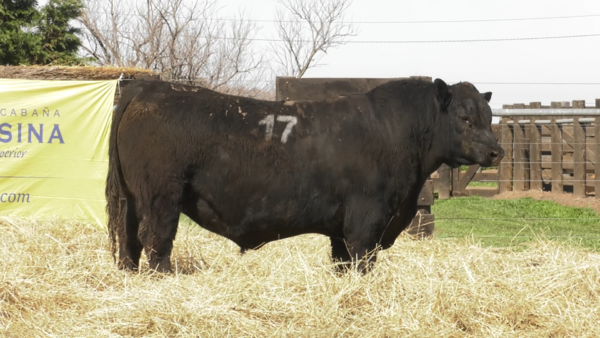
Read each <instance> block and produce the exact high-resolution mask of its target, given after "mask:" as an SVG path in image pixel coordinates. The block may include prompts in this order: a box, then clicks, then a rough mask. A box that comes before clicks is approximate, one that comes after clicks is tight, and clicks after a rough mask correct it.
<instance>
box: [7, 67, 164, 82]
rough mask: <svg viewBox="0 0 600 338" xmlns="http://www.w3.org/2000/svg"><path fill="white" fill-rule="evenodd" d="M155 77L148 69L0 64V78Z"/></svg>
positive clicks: (96, 78) (98, 78)
mask: <svg viewBox="0 0 600 338" xmlns="http://www.w3.org/2000/svg"><path fill="white" fill-rule="evenodd" d="M121 74H122V75H123V77H122V78H123V79H136V78H156V79H158V74H157V73H155V72H153V71H151V70H148V69H138V68H120V67H93V66H72V67H71V66H0V78H4V79H26V80H114V79H118V78H119V77H120V76H121Z"/></svg>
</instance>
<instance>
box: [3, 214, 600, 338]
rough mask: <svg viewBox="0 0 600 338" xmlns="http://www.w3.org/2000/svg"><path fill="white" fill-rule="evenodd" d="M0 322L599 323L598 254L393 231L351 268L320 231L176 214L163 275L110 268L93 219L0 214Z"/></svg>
mask: <svg viewBox="0 0 600 338" xmlns="http://www.w3.org/2000/svg"><path fill="white" fill-rule="evenodd" d="M0 238H1V240H0V255H1V256H2V260H1V261H0V334H1V335H5V336H8V337H29V336H72V337H105V336H115V337H118V336H146V337H147V336H150V337H152V336H160V337H166V336H168V337H176V336H201V337H211V336H219V337H221V336H232V337H265V336H290V337H292V336H293V337H297V336H305V337H333V336H344V337H346V336H347V337H398V336H414V337H427V336H429V337H437V336H445V337H454V336H455V337H469V336H472V337H481V336H488V337H498V336H515V337H517V336H518V337H527V336H531V337H533V336H535V337H540V336H556V337H564V336H576V337H585V336H588V337H594V336H600V324H598V323H599V322H600V255H599V254H598V253H595V252H591V251H587V250H584V249H578V248H575V247H571V246H567V245H560V244H557V243H554V242H549V241H543V240H539V241H536V242H535V243H533V244H532V245H531V246H530V247H528V248H526V249H525V250H522V248H521V249H511V248H506V249H498V248H495V249H491V248H484V247H481V246H480V245H478V244H476V243H472V242H470V241H468V240H464V241H439V240H435V239H433V240H424V241H413V240H410V239H408V238H405V237H401V238H400V239H399V240H398V241H397V242H396V244H395V245H394V246H393V247H392V248H391V249H389V250H387V251H384V252H382V253H381V254H380V256H379V260H378V264H377V265H376V267H375V269H374V270H373V271H372V272H371V273H369V274H367V275H366V276H362V275H360V274H357V273H355V272H350V273H347V274H344V275H338V274H336V273H334V272H333V271H334V269H333V268H332V266H331V264H330V263H329V246H328V240H327V239H326V238H325V237H321V236H318V235H307V236H301V237H296V238H292V239H287V240H283V241H279V242H275V243H270V244H268V245H266V246H265V247H264V248H262V249H260V250H257V251H251V252H248V253H246V254H244V255H240V254H239V249H238V248H237V247H236V246H235V245H234V244H232V243H231V242H229V241H227V240H226V239H224V238H222V237H219V236H217V235H213V234H211V233H208V232H206V231H204V230H202V229H200V228H199V227H196V226H189V225H182V226H180V231H179V234H178V236H177V241H176V243H175V249H174V252H173V255H174V256H173V259H172V260H173V264H174V266H175V267H176V272H175V273H173V274H156V273H152V272H150V271H148V270H147V269H145V268H142V269H141V272H139V273H127V272H123V271H118V270H117V269H116V266H115V265H114V264H113V261H112V258H111V255H110V253H109V251H108V243H107V236H106V232H105V231H104V229H99V228H98V227H96V226H94V225H89V224H85V223H77V222H64V221H52V222H42V221H33V220H15V219H9V218H0Z"/></svg>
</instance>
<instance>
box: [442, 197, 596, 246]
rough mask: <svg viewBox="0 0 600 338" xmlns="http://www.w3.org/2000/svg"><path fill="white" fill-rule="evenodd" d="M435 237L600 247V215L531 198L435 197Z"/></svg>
mask: <svg viewBox="0 0 600 338" xmlns="http://www.w3.org/2000/svg"><path fill="white" fill-rule="evenodd" d="M432 212H433V214H434V215H435V236H436V238H437V239H448V238H465V237H472V238H473V239H475V240H476V241H480V242H481V244H482V245H484V246H494V247H508V246H520V245H523V244H526V243H528V242H531V241H534V240H535V239H536V238H545V239H550V240H556V241H559V242H568V243H571V244H574V245H581V246H582V247H586V248H589V249H592V250H600V216H599V215H598V214H596V213H595V212H594V211H593V210H592V209H589V208H585V209H584V208H574V207H566V206H562V205H559V204H556V203H554V202H552V201H536V200H533V199H531V198H521V199H514V200H493V199H485V198H481V197H464V198H453V199H448V200H436V201H435V205H433V207H432Z"/></svg>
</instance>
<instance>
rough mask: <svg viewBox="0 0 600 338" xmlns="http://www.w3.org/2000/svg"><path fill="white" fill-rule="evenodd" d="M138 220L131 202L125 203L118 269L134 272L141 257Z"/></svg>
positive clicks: (128, 200)
mask: <svg viewBox="0 0 600 338" xmlns="http://www.w3.org/2000/svg"><path fill="white" fill-rule="evenodd" d="M139 225H140V223H139V220H138V218H137V215H136V212H135V208H134V204H133V201H132V200H131V199H130V198H128V199H127V202H126V214H125V229H124V232H123V233H120V234H119V262H118V267H119V269H125V270H136V269H137V268H138V264H139V263H140V256H141V255H142V243H141V242H140V239H139V237H138V229H139Z"/></svg>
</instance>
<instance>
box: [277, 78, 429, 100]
mask: <svg viewBox="0 0 600 338" xmlns="http://www.w3.org/2000/svg"><path fill="white" fill-rule="evenodd" d="M399 79H403V78H371V79H365V78H345V79H341V78H302V79H297V78H294V77H278V78H277V79H276V80H275V85H276V100H277V101H302V100H325V99H335V98H336V97H338V96H341V95H346V94H359V93H366V92H368V91H370V90H371V89H373V88H375V87H377V86H379V85H382V84H384V83H387V82H389V81H393V80H399ZM404 79H405V78H404ZM430 81H431V80H430Z"/></svg>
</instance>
